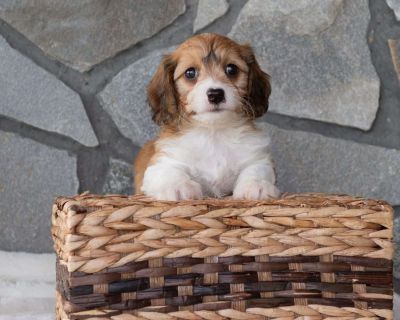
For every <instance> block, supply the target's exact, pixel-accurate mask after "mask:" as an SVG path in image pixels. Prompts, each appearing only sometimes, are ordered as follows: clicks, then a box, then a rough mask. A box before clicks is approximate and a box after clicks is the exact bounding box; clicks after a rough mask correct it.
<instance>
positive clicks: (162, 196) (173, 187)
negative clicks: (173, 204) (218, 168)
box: [150, 180, 203, 201]
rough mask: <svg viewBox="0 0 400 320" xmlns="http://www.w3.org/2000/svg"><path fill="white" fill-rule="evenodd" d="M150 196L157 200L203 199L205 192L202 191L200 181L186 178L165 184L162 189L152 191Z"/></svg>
mask: <svg viewBox="0 0 400 320" xmlns="http://www.w3.org/2000/svg"><path fill="white" fill-rule="evenodd" d="M150 196H152V197H153V198H155V199H156V200H169V201H179V200H192V199H201V198H203V192H202V191H201V186H200V184H199V183H197V182H195V181H193V180H186V181H183V182H179V183H176V184H174V183H171V184H170V185H168V186H164V187H163V188H160V190H158V191H156V192H152V194H150Z"/></svg>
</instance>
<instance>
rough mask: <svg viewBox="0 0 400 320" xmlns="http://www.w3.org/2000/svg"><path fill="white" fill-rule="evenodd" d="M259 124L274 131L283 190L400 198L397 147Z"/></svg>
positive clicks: (274, 150) (394, 201) (396, 201)
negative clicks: (387, 147) (368, 143)
mask: <svg viewBox="0 0 400 320" xmlns="http://www.w3.org/2000/svg"><path fill="white" fill-rule="evenodd" d="M260 125H262V126H263V127H265V128H266V129H267V130H268V132H269V135H270V136H271V145H270V147H271V152H272V158H273V159H274V161H275V164H276V170H277V175H278V186H279V188H280V190H281V191H283V192H327V193H346V194H351V195H354V196H363V197H369V198H376V199H384V200H386V201H388V202H389V203H391V204H392V205H399V204H400V179H399V172H400V151H399V150H394V149H393V150H391V149H385V148H381V147H375V146H370V145H364V144H358V143H355V142H350V141H344V140H339V139H333V138H327V137H324V136H322V135H319V134H313V133H309V132H301V131H295V130H293V131H291V130H282V129H278V128H277V127H275V126H272V125H269V124H266V123H262V124H260Z"/></svg>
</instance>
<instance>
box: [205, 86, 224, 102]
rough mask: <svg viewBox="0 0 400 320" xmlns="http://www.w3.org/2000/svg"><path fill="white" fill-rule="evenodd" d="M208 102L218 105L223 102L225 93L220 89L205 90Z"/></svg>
mask: <svg viewBox="0 0 400 320" xmlns="http://www.w3.org/2000/svg"><path fill="white" fill-rule="evenodd" d="M207 96H208V101H210V102H211V103H213V104H218V103H220V102H222V101H223V100H225V93H224V90H222V89H208V90H207Z"/></svg>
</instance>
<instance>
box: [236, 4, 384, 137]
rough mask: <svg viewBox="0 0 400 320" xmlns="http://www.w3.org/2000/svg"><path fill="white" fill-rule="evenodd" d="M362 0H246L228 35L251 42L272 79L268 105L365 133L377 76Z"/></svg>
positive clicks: (370, 120)
mask: <svg viewBox="0 0 400 320" xmlns="http://www.w3.org/2000/svg"><path fill="white" fill-rule="evenodd" d="M369 19H370V13H369V9H368V1H366V0H360V1H349V0H325V1H318V0H301V1H290V0H250V1H249V2H248V3H247V4H246V5H245V6H244V8H243V9H242V11H241V13H240V15H239V17H238V20H237V22H236V23H235V25H234V26H233V28H232V31H231V33H230V36H232V37H233V38H234V39H236V40H239V41H241V42H249V43H251V44H252V45H253V46H254V48H255V50H256V53H257V56H258V58H259V61H260V63H261V65H262V67H263V69H264V70H266V71H267V72H268V73H269V74H270V75H271V76H272V95H271V100H270V106H271V107H270V110H272V111H274V112H277V113H281V114H286V115H291V116H296V117H300V118H310V119H315V120H322V121H326V122H333V123H337V124H340V125H345V126H352V127H357V128H360V129H363V130H368V129H370V128H371V125H372V123H373V121H374V119H375V115H376V112H377V109H378V99H379V83H380V82H379V78H378V76H377V74H376V72H375V69H374V67H373V65H372V64H371V58H370V51H369V48H368V46H367V42H366V33H367V28H368V22H369Z"/></svg>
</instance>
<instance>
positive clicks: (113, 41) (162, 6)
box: [0, 0, 186, 71]
mask: <svg viewBox="0 0 400 320" xmlns="http://www.w3.org/2000/svg"><path fill="white" fill-rule="evenodd" d="M185 9H186V8H185V2H184V0H169V1H162V0H146V1H136V0H126V1H105V0H101V1H99V0H81V1H59V0H37V1H33V2H32V1H31V0H3V1H1V2H0V18H2V19H4V20H5V21H6V22H8V23H9V24H11V25H12V26H13V27H14V28H15V29H17V30H18V31H19V32H21V33H22V34H24V35H25V36H26V37H27V38H28V39H29V40H31V41H32V42H34V43H35V44H36V45H38V46H39V47H40V48H41V49H42V50H43V51H44V52H45V53H46V54H48V55H50V56H51V57H53V58H55V59H57V60H59V61H61V62H63V63H65V64H67V65H69V66H71V67H72V68H75V69H77V70H80V71H86V70H89V69H90V68H92V67H93V65H95V64H98V63H100V62H101V61H103V60H104V59H106V58H110V57H112V56H114V55H115V54H116V53H118V52H120V51H121V50H124V49H126V48H128V47H130V46H132V45H134V44H135V43H138V42H139V41H141V40H143V39H147V38H149V37H151V36H152V35H154V34H156V33H157V32H158V31H160V30H161V29H163V28H165V27H166V26H168V25H169V24H170V23H171V22H173V21H174V20H175V19H176V18H177V17H178V16H179V15H181V14H182V13H184V12H185Z"/></svg>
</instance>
